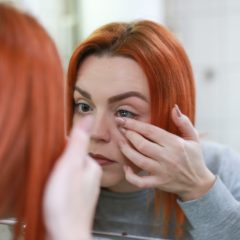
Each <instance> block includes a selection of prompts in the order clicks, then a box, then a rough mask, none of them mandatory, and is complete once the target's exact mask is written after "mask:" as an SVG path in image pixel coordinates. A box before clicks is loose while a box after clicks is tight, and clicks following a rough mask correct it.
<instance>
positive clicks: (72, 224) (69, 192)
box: [43, 117, 102, 240]
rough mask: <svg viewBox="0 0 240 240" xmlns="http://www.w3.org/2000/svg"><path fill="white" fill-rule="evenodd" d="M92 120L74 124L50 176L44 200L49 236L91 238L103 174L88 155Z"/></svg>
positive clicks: (53, 238)
mask: <svg viewBox="0 0 240 240" xmlns="http://www.w3.org/2000/svg"><path fill="white" fill-rule="evenodd" d="M92 122H93V119H92V117H86V118H84V119H83V120H82V121H80V122H77V123H76V124H75V126H74V127H73V129H72V132H71V134H70V137H69V139H68V144H67V146H66V148H65V150H64V152H63V154H62V156H61V157H60V158H59V159H58V161H57V163H56V165H55V167H54V169H53V171H52V173H51V176H50V177H49V179H48V182H47V185H46V188H45V193H44V200H43V212H44V222H45V224H46V228H47V234H48V239H52V240H55V239H56V240H66V239H69V240H78V239H86V240H90V239H92V236H91V230H92V224H93V223H92V222H93V216H94V211H95V207H96V203H97V198H98V195H99V190H100V187H99V185H100V179H101V174H102V171H101V168H100V167H99V165H98V164H97V163H96V162H95V161H94V160H93V159H91V158H90V157H88V155H87V148H88V143H89V129H90V128H91V125H92Z"/></svg>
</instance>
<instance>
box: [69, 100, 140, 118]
mask: <svg viewBox="0 0 240 240" xmlns="http://www.w3.org/2000/svg"><path fill="white" fill-rule="evenodd" d="M73 105H74V112H75V113H77V114H81V115H85V114H89V112H90V111H93V108H92V107H91V106H90V105H89V104H88V103H85V102H74V104H73ZM82 107H85V108H86V107H87V108H88V109H87V110H86V109H85V110H83V109H82ZM115 115H116V117H122V118H136V117H137V116H138V114H136V113H134V112H131V111H128V110H126V109H118V110H117V111H116V113H115Z"/></svg>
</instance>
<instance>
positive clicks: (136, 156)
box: [117, 106, 215, 201]
mask: <svg viewBox="0 0 240 240" xmlns="http://www.w3.org/2000/svg"><path fill="white" fill-rule="evenodd" d="M172 120H173V121H174V123H175V124H176V126H177V127H178V128H179V130H180V131H181V133H182V137H179V136H177V135H174V134H172V133H169V132H167V131H165V130H163V129H161V128H159V127H157V126H154V125H151V124H148V123H144V122H140V121H137V120H134V119H129V118H125V119H118V120H117V122H118V124H119V125H120V127H121V129H122V132H123V133H124V135H125V137H126V138H127V140H128V141H129V142H130V143H131V145H132V146H131V145H130V144H128V143H127V142H126V141H120V142H119V145H120V148H121V151H122V153H123V154H124V155H125V156H126V157H127V158H128V159H129V160H130V161H131V162H132V163H134V164H135V165H136V166H138V167H139V168H141V169H142V170H144V171H146V172H147V173H148V175H147V176H139V175H137V174H136V173H134V171H133V170H132V168H131V167H130V166H124V170H125V175H126V179H127V180H128V181H129V182H130V183H132V184H134V185H135V186H137V187H139V188H157V189H159V190H162V191H166V192H172V193H176V194H177V195H178V196H179V197H180V198H181V199H182V201H188V200H194V199H197V198H200V197H201V196H203V195H204V194H205V193H207V192H208V190H209V189H210V188H211V187H212V185H213V184H214V182H215V176H214V175H213V173H212V172H211V171H210V170H209V169H208V168H207V166H206V164H205V162H204V159H203V154H202V149H201V146H200V143H199V137H198V133H197V131H196V129H195V128H194V127H193V125H192V124H191V122H190V120H189V119H188V118H187V117H186V116H185V115H183V114H182V113H181V112H180V110H179V108H178V107H177V106H175V107H174V108H173V110H172Z"/></svg>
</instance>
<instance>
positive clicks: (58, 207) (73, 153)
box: [0, 4, 101, 240]
mask: <svg viewBox="0 0 240 240" xmlns="http://www.w3.org/2000/svg"><path fill="white" fill-rule="evenodd" d="M0 42H1V44H0V76H1V77H0V101H1V108H0V132H1V139H0V165H1V168H0V176H1V178H0V216H1V218H4V217H16V218H17V220H18V224H17V227H16V231H15V238H14V239H17V238H18V236H19V234H21V233H20V232H21V231H22V229H21V227H22V224H24V225H26V228H25V229H24V232H25V239H27V240H38V239H39V240H43V239H58V240H61V239H64V240H66V239H79V238H81V237H82V238H84V239H90V238H91V232H90V230H91V225H92V217H93V212H94V206H95V203H96V198H97V195H98V183H99V180H100V175H101V171H100V169H99V166H98V165H97V164H96V163H95V161H93V160H92V159H90V158H89V157H86V149H87V143H88V134H87V132H88V131H89V129H90V127H91V121H92V120H91V119H89V118H88V119H85V120H83V121H82V122H81V123H77V124H76V126H75V127H74V130H73V131H72V133H71V136H70V138H69V142H68V143H67V144H66V140H65V134H64V111H63V109H64V102H63V99H64V96H63V95H64V91H63V90H64V86H63V82H64V80H63V71H62V66H61V62H60V59H59V56H58V53H57V50H56V47H55V45H54V43H53V41H52V40H51V39H50V37H49V36H48V34H47V33H46V32H45V30H44V29H43V28H42V27H41V26H40V25H39V24H38V23H37V22H36V20H35V19H33V18H32V17H30V16H29V15H27V14H25V13H21V12H19V11H17V10H16V9H14V8H12V7H10V6H7V5H4V4H0ZM65 145H66V146H65ZM64 149H65V150H64ZM63 151H64V152H63ZM57 159H59V160H58V161H57ZM56 162H57V164H56V166H55V163H56ZM54 166H55V167H54ZM52 170H53V173H52V175H51V178H50V180H49V181H48V182H47V180H48V177H49V175H50V173H51V171H52ZM69 176H71V177H69ZM45 187H46V190H45ZM44 192H45V194H44ZM79 211H80V213H81V214H79ZM73 234H74V235H73Z"/></svg>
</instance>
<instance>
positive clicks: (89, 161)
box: [86, 155, 102, 182]
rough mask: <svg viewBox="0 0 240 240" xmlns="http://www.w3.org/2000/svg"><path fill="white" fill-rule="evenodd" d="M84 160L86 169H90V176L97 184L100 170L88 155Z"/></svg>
mask: <svg viewBox="0 0 240 240" xmlns="http://www.w3.org/2000/svg"><path fill="white" fill-rule="evenodd" d="M86 159H87V168H88V169H90V170H89V171H91V172H92V176H93V177H94V178H96V180H97V181H98V182H99V181H100V179H101V177H102V168H101V167H100V165H99V164H98V163H97V162H96V161H95V160H94V159H93V158H91V157H90V156H89V155H88V156H87V157H86Z"/></svg>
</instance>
